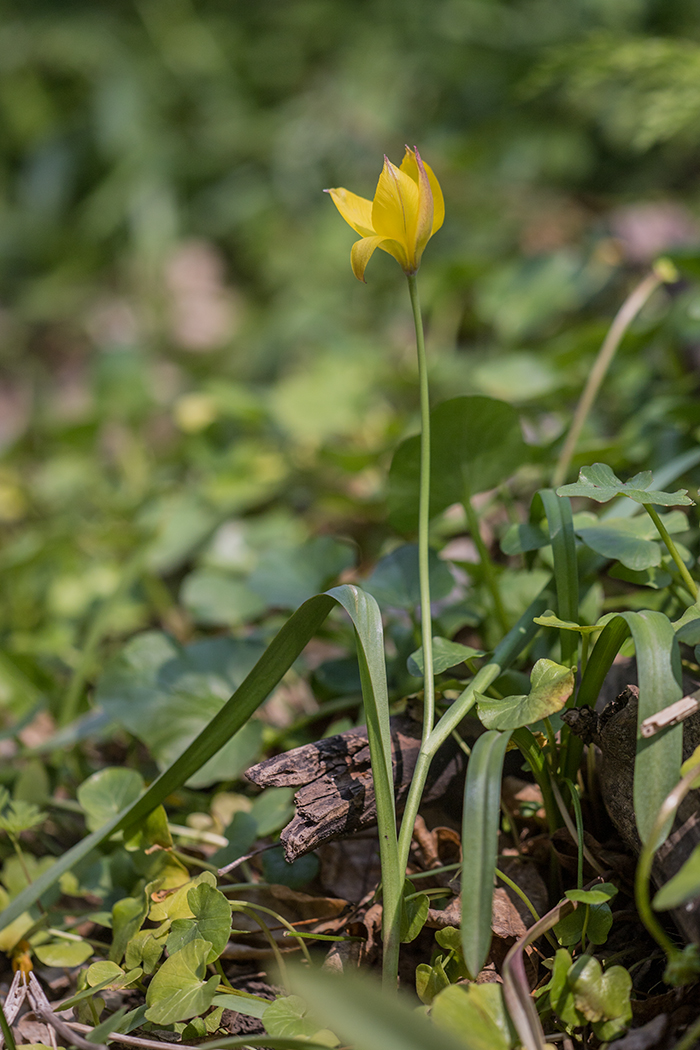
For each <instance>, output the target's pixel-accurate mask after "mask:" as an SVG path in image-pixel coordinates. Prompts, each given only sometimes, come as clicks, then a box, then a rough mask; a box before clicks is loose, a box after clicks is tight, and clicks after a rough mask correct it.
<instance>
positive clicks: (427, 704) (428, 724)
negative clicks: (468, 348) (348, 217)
mask: <svg viewBox="0 0 700 1050" xmlns="http://www.w3.org/2000/svg"><path fill="white" fill-rule="evenodd" d="M408 292H409V295H410V297H411V308H412V310H413V323H414V325H415V329H416V350H417V351H418V381H419V384H420V422H421V431H420V493H419V497H418V575H419V580H420V628H421V641H422V643H423V697H424V699H423V743H425V741H426V740H427V739H428V737H429V736H430V734H431V732H432V729H433V723H434V721H435V679H434V675H433V625H432V615H431V611H430V562H429V560H428V559H429V556H430V548H429V546H428V530H429V527H430V392H429V390H428V367H427V361H426V356H425V336H424V333H423V317H422V315H421V308H420V299H419V298H418V281H417V280H416V275H415V274H408Z"/></svg>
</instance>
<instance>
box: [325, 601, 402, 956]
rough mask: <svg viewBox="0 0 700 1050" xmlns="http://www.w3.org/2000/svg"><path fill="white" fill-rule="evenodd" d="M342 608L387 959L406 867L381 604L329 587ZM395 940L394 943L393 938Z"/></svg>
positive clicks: (393, 945) (392, 948)
mask: <svg viewBox="0 0 700 1050" xmlns="http://www.w3.org/2000/svg"><path fill="white" fill-rule="evenodd" d="M328 594H329V595H330V597H332V598H333V599H335V601H337V602H338V604H339V605H341V606H342V607H343V609H345V611H346V612H347V614H348V616H349V617H350V619H351V620H352V622H353V624H354V627H355V635H356V639H357V643H358V644H357V654H358V658H359V663H360V679H361V682H362V697H363V700H364V706H365V718H366V720H367V737H368V740H369V753H370V759H371V762H372V777H373V780H374V795H375V799H376V805H377V825H378V828H379V855H380V859H381V864H382V900H383V905H384V908H383V912H382V929H383V938H384V953H385V956H386V958H387V960H388V959H389V958H390V957H391V954H392V952H393V953H394V954H397V953H398V940H397V936H398V931H399V921H400V914H401V898H402V891H403V882H404V872H402V871H399V853H398V842H397V835H396V807H395V804H394V771H393V763H392V756H391V728H390V725H389V696H388V693H387V682H386V664H385V662H384V631H383V628H382V617H381V613H380V611H379V606H378V605H377V602H376V600H375V599H374V598H373V597H372V595H371V594H367V593H366V591H363V590H361V589H360V588H359V587H350V586H348V585H347V584H346V585H344V586H342V587H334V588H333V590H331V591H329V592H328ZM394 941H396V943H394Z"/></svg>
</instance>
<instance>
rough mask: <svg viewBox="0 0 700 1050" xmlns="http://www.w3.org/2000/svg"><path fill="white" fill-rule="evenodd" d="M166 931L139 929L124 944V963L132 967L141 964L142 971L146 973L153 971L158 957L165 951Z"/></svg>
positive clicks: (158, 960) (158, 959)
mask: <svg viewBox="0 0 700 1050" xmlns="http://www.w3.org/2000/svg"><path fill="white" fill-rule="evenodd" d="M167 933H168V931H167V929H166V930H164V931H163V932H160V931H159V930H139V931H138V933H135V934H134V936H133V937H132V938H131V940H130V941H129V943H128V944H127V946H126V952H125V954H124V964H125V965H126V966H134V967H137V966H143V972H144V973H146V974H151V973H155V969H156V966H157V965H158V963H159V962H160V957H161V955H162V954H163V952H164V951H165V942H166V940H167ZM156 934H157V936H156Z"/></svg>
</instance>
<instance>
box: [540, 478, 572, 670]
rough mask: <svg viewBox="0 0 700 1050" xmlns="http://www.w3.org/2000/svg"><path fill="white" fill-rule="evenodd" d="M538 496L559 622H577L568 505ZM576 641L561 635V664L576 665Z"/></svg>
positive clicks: (548, 492)
mask: <svg viewBox="0 0 700 1050" xmlns="http://www.w3.org/2000/svg"><path fill="white" fill-rule="evenodd" d="M537 497H539V500H540V501H541V503H542V506H543V508H544V512H545V515H546V516H547V528H548V530H549V539H550V542H551V544H552V555H553V558H554V582H555V585H556V588H557V611H558V613H559V616H560V618H561V619H562V620H572V621H574V622H576V621H577V620H578V602H579V589H578V566H577V563H576V536H575V535H574V523H573V517H572V514H571V502H570V501H569V500H568V499H566V498H565V497H561V496H557V494H556V493H555V492H554V490H553V489H541V490H540V491H539V492H538V493H537V496H536V497H535V499H534V500H533V507H536V505H537V502H538V500H537ZM577 651H578V638H577V637H576V636H575V635H572V634H571V633H570V632H569V631H562V632H561V658H562V663H565V664H567V665H569V666H572V665H573V664H575V663H576V654H577Z"/></svg>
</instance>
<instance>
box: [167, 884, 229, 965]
mask: <svg viewBox="0 0 700 1050" xmlns="http://www.w3.org/2000/svg"><path fill="white" fill-rule="evenodd" d="M187 903H188V904H189V906H190V908H191V910H192V914H193V916H194V918H192V919H188V918H184V919H174V920H173V923H172V926H171V927H170V936H169V937H168V943H167V946H166V947H167V949H168V954H169V955H174V954H175V952H177V951H179V950H180V949H181V948H184V946H185V945H186V944H189V943H190V941H195V940H198V939H199V940H203V941H208V942H209V943H210V944H211V950H210V952H209V956H208V957H207V962H208V963H213V962H215V960H216V959H218V958H219V956H220V955H221V953H222V951H223V950H224V948H225V947H226V945H227V944H228V939H229V934H230V933H231V905H230V904H229V902H228V901H227V900H226V897H224V895H223V893H222V892H221V891H220V890H217V889H214V887H213V886H210V885H209V884H208V883H206V882H202V883H200V884H199V885H198V886H193V887H192V888H191V889H190V890H188V893H187Z"/></svg>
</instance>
